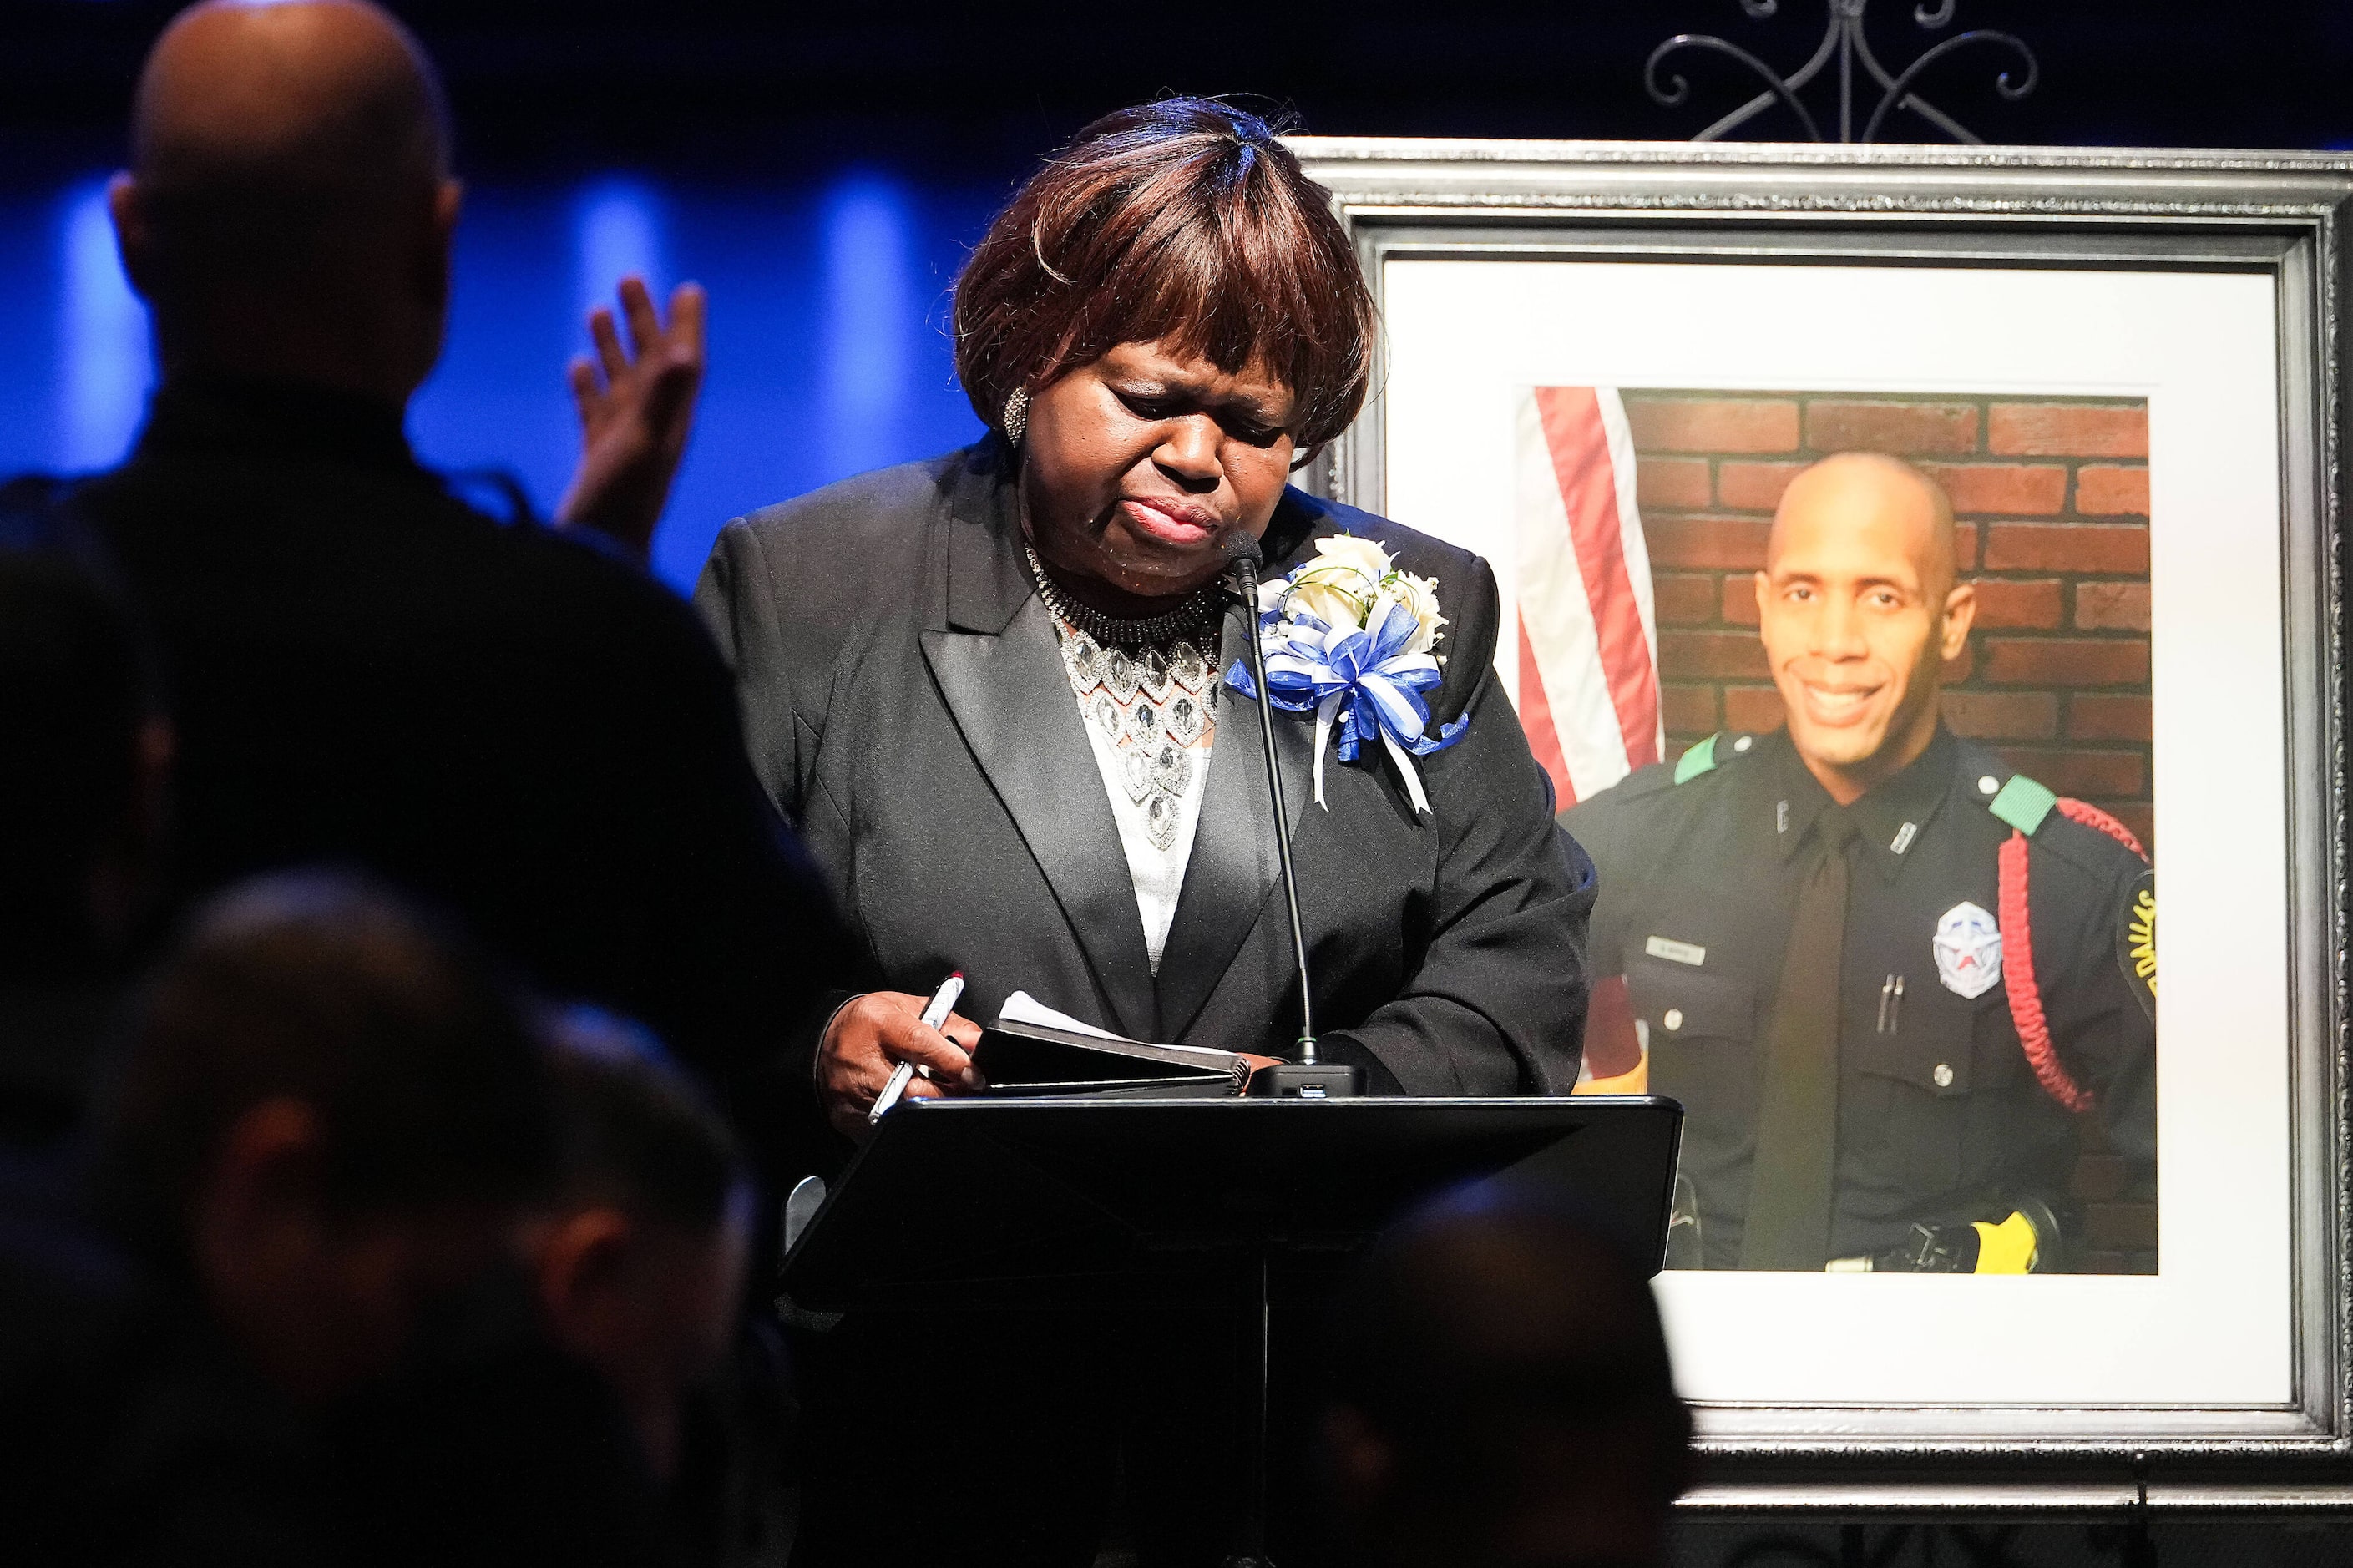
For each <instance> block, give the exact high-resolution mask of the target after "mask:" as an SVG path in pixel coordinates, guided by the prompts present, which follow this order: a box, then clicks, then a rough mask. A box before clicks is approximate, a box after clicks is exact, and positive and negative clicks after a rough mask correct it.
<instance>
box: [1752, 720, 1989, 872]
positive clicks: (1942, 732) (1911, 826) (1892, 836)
mask: <svg viewBox="0 0 2353 1568" xmlns="http://www.w3.org/2000/svg"><path fill="white" fill-rule="evenodd" d="M1770 744H1771V745H1772V748H1773V756H1772V761H1773V763H1774V764H1775V765H1774V769H1773V779H1774V782H1775V784H1776V786H1777V787H1776V788H1775V790H1774V797H1773V801H1772V803H1771V805H1770V806H1769V807H1768V809H1769V810H1771V811H1772V813H1773V818H1774V827H1775V834H1774V842H1775V843H1776V844H1777V845H1778V846H1779V847H1780V851H1781V858H1783V859H1784V860H1786V859H1788V858H1789V857H1790V856H1792V855H1794V854H1796V853H1797V852H1798V846H1799V845H1800V844H1802V843H1804V842H1806V841H1807V838H1808V837H1809V833H1810V829H1811V828H1812V827H1813V826H1814V824H1815V822H1816V821H1817V819H1819V818H1820V816H1821V815H1822V814H1823V813H1824V812H1826V811H1837V810H1839V809H1840V807H1839V805H1838V803H1837V802H1836V801H1833V800H1832V799H1831V796H1830V792H1829V791H1828V790H1825V789H1824V788H1822V786H1821V784H1820V781H1819V780H1817V779H1816V778H1815V777H1814V775H1813V774H1812V773H1809V772H1808V771H1807V770H1806V764H1805V763H1804V762H1802V761H1801V760H1799V756H1798V750H1797V748H1796V747H1795V746H1793V745H1791V744H1790V743H1789V732H1788V730H1786V729H1784V730H1780V731H1776V732H1775V733H1774V735H1773V737H1772V740H1771V742H1770ZM1958 744H1959V743H1958V742H1956V741H1955V740H1954V739H1953V733H1952V731H1949V730H1947V729H1946V728H1945V726H1944V723H1943V721H1938V723H1937V725H1936V734H1935V735H1934V736H1932V737H1930V739H1929V742H1928V749H1927V750H1926V751H1925V752H1921V753H1920V754H1919V755H1918V756H1916V757H1915V758H1913V759H1912V761H1911V762H1910V763H1908V764H1907V765H1906V766H1905V769H1904V771H1903V772H1902V773H1897V774H1896V775H1895V776H1894V778H1891V779H1889V780H1887V781H1886V782H1884V783H1883V784H1880V785H1879V787H1877V788H1876V789H1873V790H1872V791H1871V792H1870V793H1868V794H1867V795H1864V796H1863V797H1862V799H1861V800H1858V801H1856V802H1855V803H1854V804H1853V805H1850V806H1848V807H1846V808H1845V810H1846V813H1847V816H1848V817H1849V818H1850V819H1851V820H1852V822H1853V823H1854V825H1855V827H1856V829H1857V832H1858V834H1859V837H1860V838H1861V841H1862V846H1863V853H1864V858H1866V859H1868V860H1869V861H1870V862H1871V864H1873V866H1875V867H1877V868H1878V869H1879V874H1880V875H1881V876H1882V877H1884V878H1885V879H1888V880H1889V881H1891V882H1892V881H1894V879H1895V874H1896V873H1897V872H1898V871H1900V870H1902V869H1903V868H1904V857H1905V854H1906V853H1908V852H1909V851H1910V849H1911V848H1912V846H1913V845H1914V844H1915V843H1916V842H1917V841H1918V839H1919V837H1920V834H1921V832H1922V830H1923V829H1925V828H1926V826H1928V822H1929V819H1930V818H1932V817H1933V816H1936V808H1937V807H1938V805H1941V804H1943V801H1944V798H1945V795H1946V793H1947V785H1949V784H1951V783H1952V778H1953V769H1954V767H1955V766H1956V763H1955V760H1954V759H1955V755H1956V752H1957V747H1958Z"/></svg>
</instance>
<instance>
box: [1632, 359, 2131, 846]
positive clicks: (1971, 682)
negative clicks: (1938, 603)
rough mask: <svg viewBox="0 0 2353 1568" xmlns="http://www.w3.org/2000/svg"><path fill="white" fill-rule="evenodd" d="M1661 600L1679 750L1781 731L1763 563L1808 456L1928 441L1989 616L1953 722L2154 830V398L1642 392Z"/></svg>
mask: <svg viewBox="0 0 2353 1568" xmlns="http://www.w3.org/2000/svg"><path fill="white" fill-rule="evenodd" d="M1623 395H1624V398H1625V403H1626V416H1627V419H1628V422H1629V423H1630V425H1631V426H1633V431H1634V447H1635V451H1636V454H1637V457H1638V459H1639V465H1640V482H1639V488H1638V493H1639V496H1640V499H1641V510H1642V528H1643V532H1644V535H1645V536H1646V538H1647V540H1648V542H1649V544H1650V551H1651V585H1652V587H1653V589H1654V590H1655V592H1656V594H1657V598H1658V614H1659V674H1660V679H1661V681H1662V688H1663V689H1662V698H1663V700H1664V702H1665V708H1666V725H1667V752H1668V755H1669V756H1671V757H1672V756H1674V755H1678V754H1680V753H1681V752H1682V750H1683V747H1685V746H1687V745H1689V744H1691V743H1692V742H1694V741H1696V740H1699V739H1700V738H1701V737H1703V736H1705V735H1707V734H1709V733H1711V732H1713V731H1716V730H1719V729H1734V730H1770V729H1772V728H1774V727H1776V726H1777V725H1778V724H1779V723H1780V721H1781V703H1780V699H1779V698H1778V696H1777V695H1776V694H1775V692H1774V690H1773V686H1772V681H1771V678H1770V677H1769V676H1768V675H1767V671H1766V668H1765V656H1764V650H1763V648H1762V647H1760V646H1759V645H1758V643H1757V632H1756V626H1757V604H1756V596H1755V590H1754V589H1753V587H1752V586H1751V576H1750V574H1752V573H1753V572H1755V571H1756V569H1757V567H1759V566H1761V565H1763V564H1764V559H1765V534H1766V530H1767V525H1768V524H1769V523H1770V521H1771V520H1772V516H1773V508H1774V507H1775V505H1776V504H1777V503H1778V502H1779V500H1780V499H1781V491H1782V489H1783V488H1784V487H1785V486H1787V485H1788V482H1789V479H1790V477H1791V476H1792V475H1794V474H1796V473H1797V472H1798V470H1799V469H1800V468H1804V467H1805V466H1806V465H1807V464H1808V463H1810V462H1812V461H1814V460H1815V459H1816V458H1821V457H1825V456H1827V455H1829V454H1830V453H1831V452H1836V451H1842V450H1848V449H1852V448H1868V449H1871V450H1874V451H1882V452H1892V453H1894V454H1895V455H1897V456H1899V457H1904V458H1911V459H1913V460H1914V461H1915V462H1917V463H1919V464H1920V465H1921V466H1922V467H1924V468H1926V469H1927V470H1928V471H1929V472H1931V473H1933V474H1935V475H1936V478H1937V479H1939V480H1940V481H1942V482H1943V484H1944V486H1945V488H1946V489H1947V491H1949V492H1950V493H1951V495H1952V498H1953V507H1954V510H1955V513H1956V515H1957V518H1958V520H1959V521H1960V524H1961V527H1960V553H1961V572H1962V574H1963V576H1964V577H1966V578H1968V579H1969V580H1971V581H1973V582H1975V583H1976V584H1978V618H1977V629H1976V630H1975V631H1974V632H1973V633H1972V634H1971V635H1970V637H1969V645H1968V650H1967V651H1966V652H1965V653H1964V654H1963V655H1962V657H1961V658H1958V659H1957V660H1956V661H1955V662H1954V664H1953V665H1952V666H1951V667H1949V668H1947V670H1946V672H1945V673H1946V681H1947V685H1946V690H1945V711H1946V715H1947V719H1948V720H1949V721H1951V723H1952V726H1953V728H1954V730H1955V731H1957V732H1959V733H1960V734H1963V735H1967V736H1969V737H1971V738H1973V739H1976V740H1978V741H1981V742H1985V743H1986V744H1988V745H1990V746H1993V747H1994V748H1996V749H1997V750H1999V751H2000V752H2002V753H2003V754H2004V755H2005V756H2007V757H2008V758H2009V759H2010V763H2011V764H2012V765H2013V766H2015V767H2017V768H2020V769H2021V770H2022V771H2024V772H2025V773H2030V774H2031V775H2032V776H2033V777H2035V778H2037V779H2040V780H2041V781H2042V783H2043V784H2048V785H2049V786H2050V787H2051V788H2052V789H2053V790H2056V791H2057V792H2058V793H2059V794H2061V795H2076V796H2080V797H2081V798H2083V799H2084V800H2088V801H2090V802H2092V803H2093V804H2094V805H2098V806H2100V807H2102V808H2104V809H2105V810H2107V811H2111V812H2114V813H2115V814H2116V816H2118V817H2119V818H2121V819H2122V820H2123V821H2124V822H2125V824H2126V826H2129V827H2130V828H2132V830H2133V831H2134V832H2135V833H2137V834H2138V835H2139V836H2140V837H2141V840H2142V842H2143V843H2145V844H2147V843H2151V842H2152V824H2151V821H2150V813H2149V768H2148V750H2149V687H2148V413H2147V405H2145V404H2143V403H2141V402H2139V401H2138V400H2112V399H2094V398H2051V397H2019V396H1991V395H1989V396H1960V397H1956V396H1950V395H1931V396H1918V397H1904V396H1883V395H1870V396H1858V395H1853V394H1848V393H1838V394H1827V393H1803V392H1675V391H1650V390H1644V391H1627V392H1625V393H1624V394H1623Z"/></svg>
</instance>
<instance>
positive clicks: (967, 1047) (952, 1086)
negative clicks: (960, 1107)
mask: <svg viewBox="0 0 2353 1568" xmlns="http://www.w3.org/2000/svg"><path fill="white" fill-rule="evenodd" d="M927 1000H929V999H928V998H926V997H923V996H910V995H908V994H906V993H905V992H903V991H870V992H868V993H867V994H865V995H863V996H857V997H852V998H851V999H850V1000H849V1002H847V1003H845V1004H844V1005H842V1008H841V1010H840V1011H839V1012H838V1013H836V1014H835V1015H834V1016H833V1021H832V1023H830V1024H828V1026H826V1031H825V1038H824V1039H823V1040H822V1041H820V1042H819V1043H818V1048H817V1092H818V1100H819V1102H820V1103H822V1104H823V1105H824V1107H825V1114H826V1120H827V1121H830V1122H832V1123H833V1128H834V1131H837V1132H839V1133H841V1134H842V1135H843V1136H844V1137H847V1138H857V1139H862V1138H864V1137H865V1136H866V1133H867V1131H868V1124H867V1121H866V1113H867V1112H868V1111H869V1110H872V1109H873V1106H874V1102H875V1100H878V1099H880V1098H881V1094H882V1086H883V1085H884V1084H886V1083H888V1082H890V1081H891V1073H892V1069H893V1068H896V1067H897V1066H898V1065H899V1064H900V1063H901V1062H913V1063H914V1064H915V1065H916V1066H917V1067H921V1068H931V1069H932V1076H931V1077H930V1078H928V1079H926V1078H924V1077H923V1075H922V1074H921V1073H918V1074H916V1075H915V1077H914V1079H913V1080H912V1081H910V1082H909V1083H908V1085H907V1092H906V1098H907V1099H909V1100H936V1099H938V1098H940V1097H941V1096H943V1095H950V1094H961V1093H964V1092H965V1091H967V1090H969V1089H971V1088H972V1087H973V1086H974V1085H975V1084H976V1082H977V1081H978V1080H977V1079H976V1077H975V1076H974V1073H973V1070H972V1051H973V1048H974V1047H976V1046H978V1045H979V1044H980V1026H979V1025H977V1024H976V1023H974V1022H973V1021H972V1020H971V1019H969V1018H966V1017H964V1016H960V1015H958V1014H955V1013H951V1014H949V1015H948V1021H947V1023H946V1024H945V1025H944V1026H943V1027H941V1028H937V1029H927V1028H925V1027H923V1005H924V1003H925V1002H926V1001H927Z"/></svg>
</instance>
